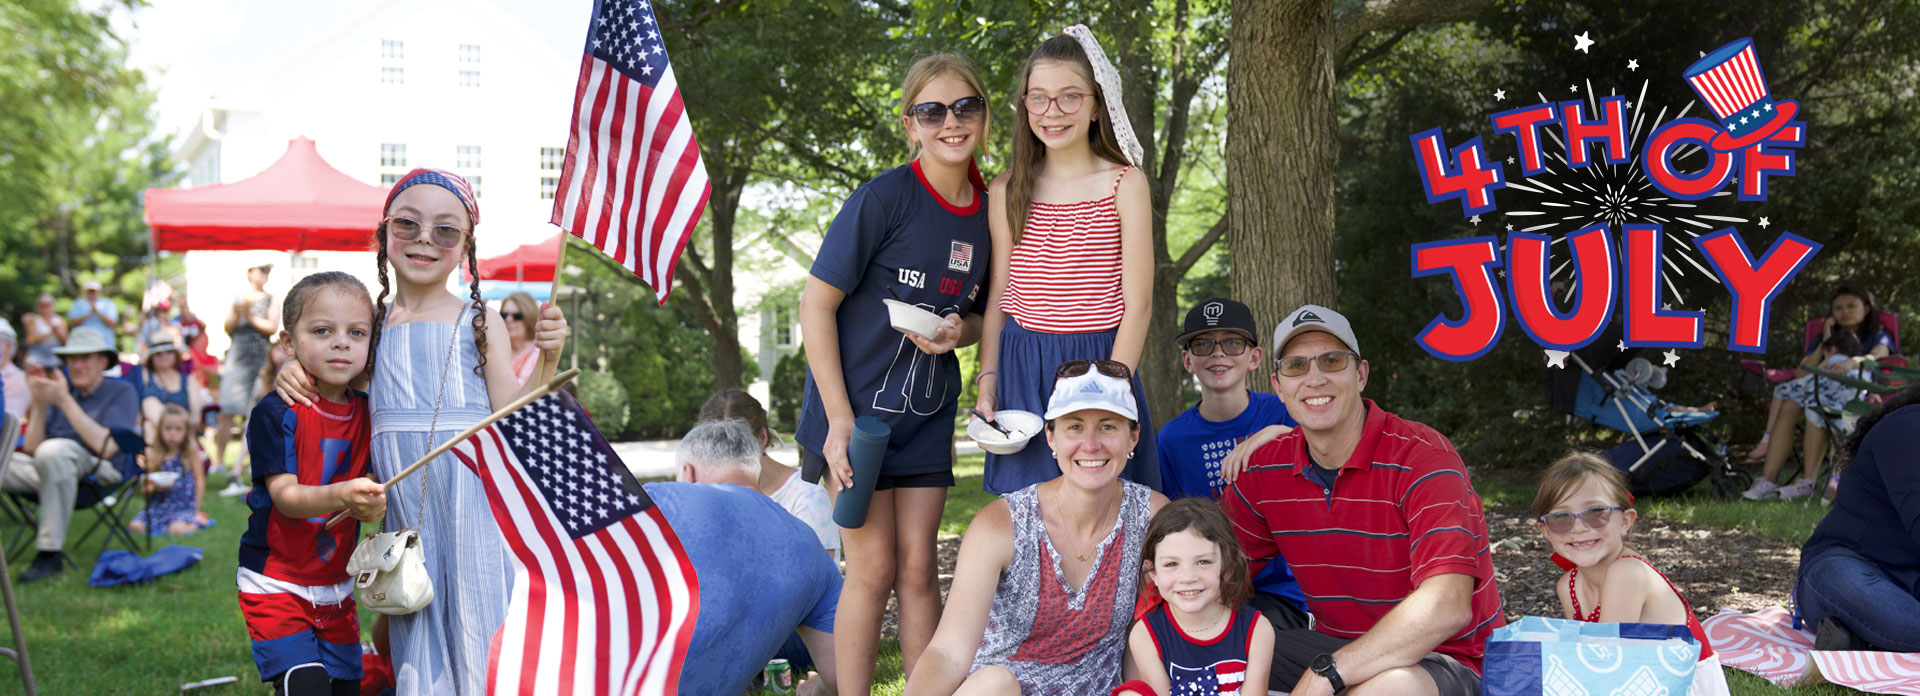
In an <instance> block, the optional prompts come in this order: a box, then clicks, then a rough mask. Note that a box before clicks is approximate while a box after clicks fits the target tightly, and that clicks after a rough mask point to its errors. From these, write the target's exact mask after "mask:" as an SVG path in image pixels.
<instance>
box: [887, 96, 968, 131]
mask: <svg viewBox="0 0 1920 696" xmlns="http://www.w3.org/2000/svg"><path fill="white" fill-rule="evenodd" d="M948 111H952V112H953V119H954V120H956V121H959V122H961V123H973V122H974V121H978V120H980V116H981V115H982V114H985V113H987V100H985V99H981V98H979V97H961V98H959V99H956V100H954V102H953V103H952V104H942V103H940V102H921V103H919V104H914V105H913V106H909V107H907V115H909V116H912V117H914V118H915V119H918V120H919V121H920V127H921V128H939V127H940V126H942V125H944V124H945V123H946V122H947V112H948Z"/></svg>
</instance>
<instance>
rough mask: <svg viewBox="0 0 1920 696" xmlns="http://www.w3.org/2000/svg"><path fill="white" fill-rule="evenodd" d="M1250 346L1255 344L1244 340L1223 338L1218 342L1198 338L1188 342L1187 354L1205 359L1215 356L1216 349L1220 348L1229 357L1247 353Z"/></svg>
mask: <svg viewBox="0 0 1920 696" xmlns="http://www.w3.org/2000/svg"><path fill="white" fill-rule="evenodd" d="M1250 345H1253V343H1252V342H1250V341H1248V340H1247V339H1244V338H1222V339H1220V340H1217V341H1216V340H1214V339H1211V338H1196V339H1193V340H1191V341H1188V342H1187V352H1188V353H1192V354H1193V355H1194V356H1195V357H1201V358H1204V357H1207V356H1209V355H1213V350H1214V348H1215V347H1216V346H1218V347H1219V349H1220V350H1221V351H1222V352H1224V353H1226V354H1227V355H1241V354H1244V353H1246V352H1247V346H1250Z"/></svg>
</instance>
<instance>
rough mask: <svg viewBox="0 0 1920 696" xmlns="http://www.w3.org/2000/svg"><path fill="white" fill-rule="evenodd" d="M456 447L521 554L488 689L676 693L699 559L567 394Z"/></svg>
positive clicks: (694, 607) (695, 609)
mask: <svg viewBox="0 0 1920 696" xmlns="http://www.w3.org/2000/svg"><path fill="white" fill-rule="evenodd" d="M453 453H454V455H455V456H457V457H459V458H460V461H461V462H462V463H464V464H466V466H467V468H469V469H471V470H473V472H474V474H475V475H477V476H479V477H480V481H481V483H482V485H483V486H484V487H485V489H486V492H487V502H488V503H489V504H490V505H491V507H492V509H493V517H494V519H495V520H496V521H498V522H499V524H500V531H501V533H502V534H503V535H504V536H505V537H506V541H507V546H508V548H509V549H510V550H511V551H512V552H513V569H514V574H513V595H512V597H511V598H509V603H508V606H507V619H506V622H505V623H504V624H503V625H502V626H501V627H500V631H499V633H497V634H495V635H494V637H493V649H492V651H491V654H490V655H489V657H488V660H487V692H488V693H490V694H526V693H539V694H649V695H651V694H668V695H671V694H673V693H675V691H676V690H677V688H678V684H679V681H680V665H681V662H682V661H683V660H684V659H685V657H686V652H687V642H688V641H689V640H690V639H692V637H693V626H694V619H695V617H696V615H697V614H698V613H699V581H698V579H697V578H695V576H694V570H693V563H692V562H691V561H689V560H688V559H687V555H686V552H685V550H683V549H682V548H681V547H680V539H679V537H677V536H675V535H674V533H673V529H672V528H670V527H668V526H667V521H666V518H665V517H663V516H662V515H661V513H660V509H659V508H658V507H656V506H655V505H654V503H653V499H652V498H650V497H648V496H647V493H646V491H645V490H644V489H642V488H641V487H640V485H639V484H638V483H636V482H635V481H634V480H633V477H632V475H631V474H629V473H628V472H627V468H626V465H625V464H622V463H621V462H620V458H619V457H617V456H615V455H614V453H613V449H612V448H611V447H609V446H608V445H607V441H606V439H605V438H602V437H601V436H600V433H599V431H598V430H595V429H594V427H593V424H592V423H591V422H589V421H588V420H587V414H586V413H585V412H584V411H581V410H580V407H579V406H578V405H576V404H575V403H574V401H573V398H572V397H570V396H568V395H567V394H565V393H563V392H557V391H556V392H554V393H552V394H548V395H547V396H544V397H541V398H540V399H539V400H537V401H534V402H533V403H531V404H528V405H526V406H524V407H522V408H521V409H520V410H518V411H515V412H514V413H513V414H511V415H509V416H507V417H506V418H502V419H501V420H500V421H499V422H496V423H494V424H493V425H490V426H488V427H487V428H486V429H484V430H481V431H480V432H479V433H476V434H475V435H474V436H473V437H470V438H467V440H466V441H465V442H462V443H460V444H459V445H456V446H455V447H454V448H453Z"/></svg>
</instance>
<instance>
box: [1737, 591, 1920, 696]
mask: <svg viewBox="0 0 1920 696" xmlns="http://www.w3.org/2000/svg"><path fill="white" fill-rule="evenodd" d="M1705 626H1706V629H1707V640H1708V641H1709V642H1711V643H1712V644H1713V649H1714V651H1715V652H1716V653H1718V654H1719V655H1720V662H1721V664H1724V665H1726V666H1728V667H1732V668H1734V669H1738V670H1740V671H1743V672H1749V673H1752V674H1757V675H1759V676H1761V677H1763V678H1765V679H1766V680H1767V681H1771V682H1773V683H1774V684H1777V685H1779V686H1782V687H1786V686H1792V685H1793V684H1795V683H1797V682H1799V681H1800V680H1801V678H1802V677H1803V676H1804V675H1806V673H1807V666H1808V665H1809V664H1813V665H1818V666H1819V669H1820V676H1822V677H1825V678H1826V680H1827V681H1830V682H1833V683H1835V684H1839V685H1841V686H1846V687H1850V688H1854V689H1859V690H1861V691H1865V692H1868V693H1875V694H1910V695H1912V696H1920V654H1916V653H1890V652H1864V651H1863V652H1855V651H1834V650H1818V651H1817V650H1814V649H1813V633H1812V632H1811V631H1803V630H1800V629H1797V628H1794V627H1793V615H1792V614H1790V613H1788V612H1787V610H1785V609H1782V608H1780V607H1767V608H1765V609H1761V610H1760V611H1757V612H1754V613H1751V614H1743V613H1741V612H1737V611H1723V612H1721V613H1720V614H1719V615H1717V616H1714V617H1712V618H1709V619H1707V620H1706V621H1705Z"/></svg>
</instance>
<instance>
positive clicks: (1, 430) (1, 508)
mask: <svg viewBox="0 0 1920 696" xmlns="http://www.w3.org/2000/svg"><path fill="white" fill-rule="evenodd" d="M19 439H20V418H19V417H18V416H15V415H13V414H11V413H9V414H5V416H4V417H0V480H4V479H5V478H6V477H7V467H9V466H12V465H13V448H14V446H15V445H16V444H18V442H19ZM11 505H12V504H11V503H9V502H7V500H6V498H5V497H0V514H4V515H5V516H6V517H9V518H12V521H14V522H16V523H19V524H26V520H25V518H23V517H16V514H17V511H15V510H13V509H12V508H11ZM0 600H5V603H6V607H7V623H8V624H9V625H11V626H12V628H13V647H11V648H0V657H5V658H9V659H11V660H13V662H14V664H16V665H19V666H20V684H21V686H23V687H25V689H26V694H27V696H34V694H36V693H38V691H39V690H38V689H37V688H36V687H35V686H34V683H33V664H32V662H31V661H30V660H28V659H27V635H26V634H25V633H22V632H21V630H20V604H19V602H17V601H15V600H14V597H13V571H12V570H10V569H8V568H7V554H6V553H5V550H4V549H0Z"/></svg>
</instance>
